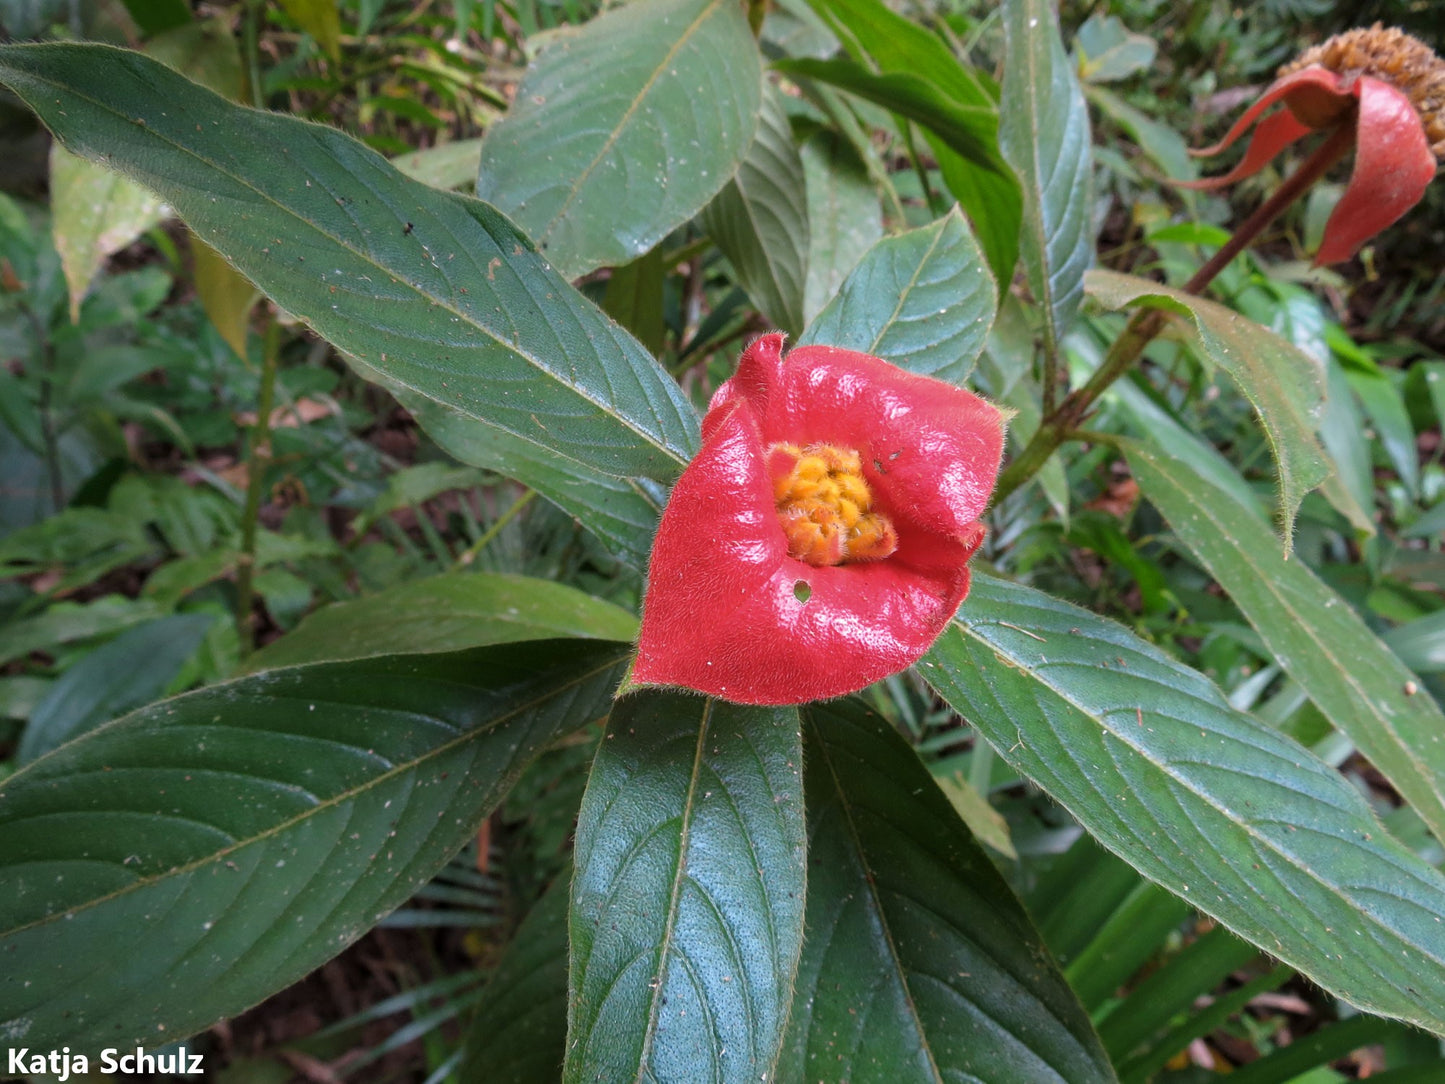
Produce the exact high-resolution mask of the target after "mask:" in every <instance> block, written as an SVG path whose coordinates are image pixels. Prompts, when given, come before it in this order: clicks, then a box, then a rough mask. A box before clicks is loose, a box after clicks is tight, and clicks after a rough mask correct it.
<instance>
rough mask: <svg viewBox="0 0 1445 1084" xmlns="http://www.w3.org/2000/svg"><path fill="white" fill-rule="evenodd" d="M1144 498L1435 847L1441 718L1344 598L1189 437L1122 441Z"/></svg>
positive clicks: (1440, 817)
mask: <svg viewBox="0 0 1445 1084" xmlns="http://www.w3.org/2000/svg"><path fill="white" fill-rule="evenodd" d="M1125 451H1126V454H1127V456H1128V459H1129V466H1130V468H1131V470H1132V471H1133V474H1134V477H1135V479H1137V480H1138V482H1139V486H1140V488H1141V489H1142V491H1143V493H1144V496H1146V497H1148V498H1149V500H1150V502H1151V503H1152V504H1153V505H1154V506H1155V507H1156V508H1158V509H1159V511H1160V512H1162V513H1163V514H1164V518H1165V519H1167V520H1168V521H1169V525H1170V526H1171V527H1172V528H1173V529H1174V533H1175V534H1176V535H1178V537H1179V539H1180V541H1182V542H1183V543H1184V544H1185V545H1186V546H1188V547H1189V550H1190V551H1191V552H1192V553H1193V554H1194V555H1195V556H1196V557H1198V558H1199V560H1200V562H1201V563H1202V564H1203V565H1204V567H1205V568H1207V569H1208V570H1209V573H1210V575H1212V576H1213V577H1214V578H1215V579H1216V580H1217V581H1219V584H1220V586H1221V587H1223V588H1224V589H1225V591H1226V592H1228V594H1229V597H1230V599H1231V600H1232V601H1233V602H1234V604H1235V605H1236V606H1238V607H1239V609H1240V610H1241V611H1242V612H1243V614H1244V616H1245V617H1246V618H1248V620H1249V623H1250V624H1251V625H1253V626H1254V628H1255V630H1256V631H1257V632H1258V633H1259V635H1260V638H1261V639H1262V640H1263V641H1264V646H1265V648H1266V649H1267V650H1268V651H1269V653H1270V654H1271V655H1273V656H1274V659H1275V661H1276V662H1278V663H1279V665H1280V666H1281V667H1282V668H1283V669H1284V671H1285V672H1286V673H1288V674H1289V675H1290V676H1291V677H1292V678H1294V679H1295V681H1297V682H1299V684H1300V686H1301V687H1302V688H1303V689H1304V690H1305V692H1306V693H1307V694H1308V696H1309V697H1310V699H1311V700H1313V701H1314V703H1315V706H1316V707H1317V708H1319V709H1320V711H1321V712H1323V713H1324V715H1325V718H1327V719H1329V720H1330V722H1332V723H1333V724H1334V725H1335V726H1336V727H1338V728H1339V730H1340V731H1341V732H1342V733H1343V734H1344V735H1345V736H1346V737H1347V738H1349V739H1350V741H1352V742H1353V743H1354V745H1355V748H1356V749H1358V750H1359V751H1360V752H1361V753H1362V754H1363V755H1364V756H1366V757H1368V758H1369V760H1370V762H1371V763H1372V764H1374V765H1375V767H1376V768H1378V769H1379V770H1380V771H1382V772H1383V773H1384V774H1385V776H1386V777H1387V778H1388V779H1389V780H1390V782H1391V783H1393V784H1394V786H1395V789H1396V790H1398V791H1399V792H1400V794H1401V795H1402V796H1403V797H1404V798H1405V799H1406V801H1408V802H1409V803H1410V805H1411V806H1413V807H1414V809H1415V812H1417V813H1418V814H1420V816H1421V817H1422V818H1423V819H1424V821H1425V823H1426V824H1428V825H1430V827H1431V829H1432V830H1433V831H1434V833H1435V836H1436V838H1437V839H1441V840H1445V714H1442V713H1441V711H1440V708H1439V706H1438V705H1437V704H1436V703H1435V702H1434V700H1432V699H1431V697H1430V694H1429V693H1428V692H1425V691H1424V690H1418V691H1417V690H1416V682H1415V681H1414V675H1413V674H1412V673H1411V672H1410V670H1409V668H1408V667H1406V666H1405V664H1404V663H1402V662H1401V661H1400V660H1399V659H1398V658H1396V657H1395V655H1394V654H1393V653H1391V651H1390V649H1389V648H1388V647H1386V646H1385V645H1384V644H1383V643H1382V642H1381V641H1380V639H1379V637H1377V636H1376V635H1375V634H1374V633H1373V632H1371V631H1370V629H1369V628H1368V626H1366V625H1365V623H1364V621H1362V620H1361V619H1360V617H1359V616H1358V615H1357V614H1356V613H1355V611H1354V610H1352V609H1351V608H1350V607H1349V605H1348V604H1347V603H1346V602H1345V600H1344V599H1342V598H1340V597H1339V596H1338V595H1336V594H1335V592H1334V591H1332V590H1330V588H1328V587H1327V586H1325V584H1324V583H1322V582H1321V581H1320V580H1319V579H1318V578H1317V577H1316V576H1315V574H1314V573H1312V572H1311V571H1310V570H1309V569H1308V568H1306V567H1305V565H1304V563H1303V562H1301V561H1299V560H1286V559H1285V557H1284V556H1283V555H1282V554H1281V553H1280V552H1279V549H1278V548H1277V547H1276V546H1274V545H1272V537H1271V534H1270V531H1269V528H1268V527H1267V526H1266V525H1265V524H1263V523H1261V522H1260V519H1259V516H1258V515H1257V514H1256V513H1255V512H1254V510H1253V508H1251V507H1250V506H1247V505H1246V506H1241V505H1240V503H1239V501H1238V499H1237V497H1236V496H1235V494H1234V493H1232V492H1230V491H1229V490H1227V489H1224V488H1222V487H1220V486H1217V485H1215V484H1213V482H1212V480H1211V478H1210V474H1209V472H1208V471H1207V470H1198V469H1195V468H1194V466H1193V465H1192V464H1193V462H1194V461H1195V460H1198V459H1206V458H1216V453H1215V452H1214V451H1213V449H1211V448H1209V447H1207V446H1206V445H1203V444H1202V443H1201V442H1199V441H1197V440H1195V439H1194V438H1192V437H1190V436H1188V435H1187V434H1182V433H1181V434H1175V435H1174V437H1173V438H1172V439H1171V440H1170V441H1169V443H1168V445H1167V446H1166V445H1161V444H1158V443H1155V442H1152V441H1151V442H1149V443H1147V444H1146V443H1136V442H1133V441H1131V442H1128V443H1127V444H1126V445H1125Z"/></svg>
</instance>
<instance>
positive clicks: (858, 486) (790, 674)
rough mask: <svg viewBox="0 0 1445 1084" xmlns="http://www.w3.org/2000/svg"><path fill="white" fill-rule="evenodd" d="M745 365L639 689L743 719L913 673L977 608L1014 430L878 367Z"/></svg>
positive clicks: (716, 426)
mask: <svg viewBox="0 0 1445 1084" xmlns="http://www.w3.org/2000/svg"><path fill="white" fill-rule="evenodd" d="M782 348H783V336H782V335H779V334H773V335H765V336H763V337H762V338H760V339H758V340H757V341H756V342H754V343H753V344H752V345H751V346H749V347H748V349H747V350H746V351H745V352H744V353H743V356H742V360H741V361H740V362H739V364H738V371H737V374H736V375H735V376H734V377H733V378H732V379H731V380H729V381H728V382H727V383H725V384H723V385H722V387H720V388H719V389H718V391H717V394H716V395H714V396H713V400H712V403H711V404H710V406H709V408H708V412H707V416H706V417H705V418H704V419H703V423H702V437H703V444H702V450H701V451H700V452H699V453H698V454H697V457H696V458H695V459H694V460H693V461H692V463H691V464H690V465H689V466H688V468H687V470H686V471H684V472H683V475H682V477H681V478H680V479H679V480H678V483H677V486H676V487H675V488H674V490H673V492H672V496H671V498H670V500H669V501H668V505H667V509H666V511H665V512H664V513H663V516H662V523H661V526H660V527H659V528H658V533H657V539H656V541H655V543H654V545H653V552H652V561H651V565H650V568H649V571H648V584H647V594H646V597H645V599H644V603H643V613H642V630H641V633H640V636H639V641H638V648H637V660H636V663H635V664H634V667H633V671H632V677H631V681H632V683H634V684H637V685H667V686H676V687H683V688H688V689H694V690H696V691H698V692H702V693H707V694H709V695H712V696H717V697H721V698H722V699H725V700H731V701H734V702H737V703H743V704H798V703H804V702H806V701H809V700H820V699H826V698H830V697H836V696H842V695H845V694H847V693H851V692H855V691H857V690H858V689H861V688H863V687H864V686H865V685H868V684H870V683H872V682H874V681H877V680H879V679H880V678H884V677H887V676H888V675H889V674H893V673H896V672H898V671H899V670H902V669H904V668H905V667H907V666H909V665H911V664H912V663H914V662H915V661H917V659H918V658H919V657H920V656H921V655H922V654H923V653H924V652H925V651H927V650H928V648H929V647H930V646H931V645H932V643H933V641H934V640H935V639H936V638H937V637H938V635H939V633H941V632H942V631H943V628H944V626H945V625H946V624H947V623H948V621H949V619H950V618H952V616H953V614H954V611H955V610H957V608H958V605H959V603H960V602H962V601H963V598H964V596H965V595H967V594H968V583H969V574H968V560H969V558H970V557H971V556H973V553H974V551H975V550H976V549H978V546H979V544H980V543H981V542H982V541H983V536H984V528H983V525H982V524H981V523H979V522H978V517H979V516H980V515H981V514H982V513H983V511H984V509H985V507H986V506H987V504H988V499H989V495H990V493H991V492H992V490H993V485H994V481H995V479H996V478H997V476H998V468H999V459H1000V457H1001V455H1002V452H1003V417H1002V415H1001V414H1000V413H999V411H998V410H997V409H996V408H995V407H994V406H992V405H991V404H989V403H988V402H986V401H984V400H983V399H980V398H979V397H978V396H976V395H974V394H972V393H970V392H968V391H965V390H963V389H962V388H958V387H955V386H953V385H951V384H945V383H943V382H942V381H938V380H934V379H931V378H929V377H922V376H915V375H913V374H911V373H908V372H905V371H903V370H902V369H899V368H897V367H896V366H893V365H890V364H889V363H887V362H885V361H882V360H881V359H879V358H875V357H872V356H870V355H868V354H860V353H857V352H855V351H851V350H840V349H835V348H833V347H829V346H801V347H798V348H796V349H794V350H793V351H791V352H790V353H789V354H788V355H787V357H786V358H784V357H783V353H782Z"/></svg>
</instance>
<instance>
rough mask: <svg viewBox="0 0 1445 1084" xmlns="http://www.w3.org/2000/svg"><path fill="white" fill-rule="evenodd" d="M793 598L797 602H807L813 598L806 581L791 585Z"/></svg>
mask: <svg viewBox="0 0 1445 1084" xmlns="http://www.w3.org/2000/svg"><path fill="white" fill-rule="evenodd" d="M793 597H794V598H795V599H797V600H798V601H799V602H807V601H808V600H809V599H810V598H812V597H813V589H812V588H811V587H809V586H808V581H807V580H799V581H798V582H797V583H795V584H793Z"/></svg>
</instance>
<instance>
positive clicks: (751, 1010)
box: [563, 692, 804, 1084]
mask: <svg viewBox="0 0 1445 1084" xmlns="http://www.w3.org/2000/svg"><path fill="white" fill-rule="evenodd" d="M803 837H804V830H803V794H802V748H801V741H800V738H799V733H798V714H797V712H796V711H794V710H792V709H768V708H744V707H738V706H736V705H731V704H724V703H722V702H721V701H716V700H704V699H702V698H700V697H697V696H694V695H684V694H679V693H659V692H641V693H635V694H632V695H629V696H627V697H625V698H624V699H623V700H621V701H620V702H619V703H618V705H617V707H616V708H615V709H614V710H613V713H612V718H611V719H610V720H609V721H608V724H607V735H606V737H605V738H604V740H603V742H602V745H601V747H600V748H599V749H598V753H597V759H596V761H595V763H594V765H593V768H592V778H591V780H590V781H589V782H588V784H587V794H586V796H585V797H584V798H583V800H582V812H581V814H580V816H579V818H578V825H577V852H576V863H577V869H576V873H575V875H574V876H573V880H572V917H571V938H572V964H571V1002H570V1005H569V1008H568V1039H567V1064H566V1071H565V1073H564V1074H563V1080H565V1081H568V1082H569V1084H571V1082H580V1081H595V1080H606V1081H622V1080H654V1079H655V1080H708V1081H716V1082H719V1084H722V1082H734V1081H736V1082H738V1084H742V1082H743V1081H757V1080H761V1079H764V1078H770V1077H771V1076H772V1067H773V1063H774V1061H775V1060H776V1058H777V1055H778V1046H779V1044H780V1043H781V1042H782V1038H783V1025H784V1023H785V1021H786V1020H787V1016H788V1006H789V1002H790V1000H791V996H792V988H793V977H794V974H795V972H796V969H797V966H798V953H799V951H800V950H801V948H802V942H803V880H804V874H803V842H804V840H803Z"/></svg>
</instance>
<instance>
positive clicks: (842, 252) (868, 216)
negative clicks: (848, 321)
mask: <svg viewBox="0 0 1445 1084" xmlns="http://www.w3.org/2000/svg"><path fill="white" fill-rule="evenodd" d="M801 153H802V159H803V172H804V176H805V177H807V185H808V277H807V281H806V285H805V287H804V291H803V315H804V317H805V318H806V320H807V322H809V323H811V322H812V320H813V318H814V317H815V316H816V315H817V314H818V313H819V312H821V311H822V310H823V307H824V306H825V305H827V304H828V302H829V301H831V300H832V298H833V295H834V294H836V293H837V292H838V289H839V287H841V286H842V285H843V281H844V280H845V279H846V278H847V277H848V274H849V272H851V271H852V270H853V267H854V266H855V265H856V264H857V263H858V261H859V260H860V259H861V258H862V257H863V254H864V253H865V252H867V251H868V249H869V248H870V247H871V246H872V245H873V243H874V242H875V241H877V240H878V238H879V237H881V236H882V235H883V214H882V212H881V211H880V210H879V209H878V192H877V191H876V190H875V189H874V187H873V184H872V182H870V181H869V180H868V171H867V170H866V169H864V167H863V163H862V162H860V161H858V158H857V156H856V155H855V154H854V153H853V151H852V149H851V148H850V147H849V146H848V144H847V143H846V142H845V141H844V140H843V139H841V138H840V137H838V136H836V135H834V134H833V133H832V132H819V133H817V134H816V135H814V136H813V137H812V138H810V139H809V140H808V141H807V142H806V143H804V144H803V146H802V151H801Z"/></svg>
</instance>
